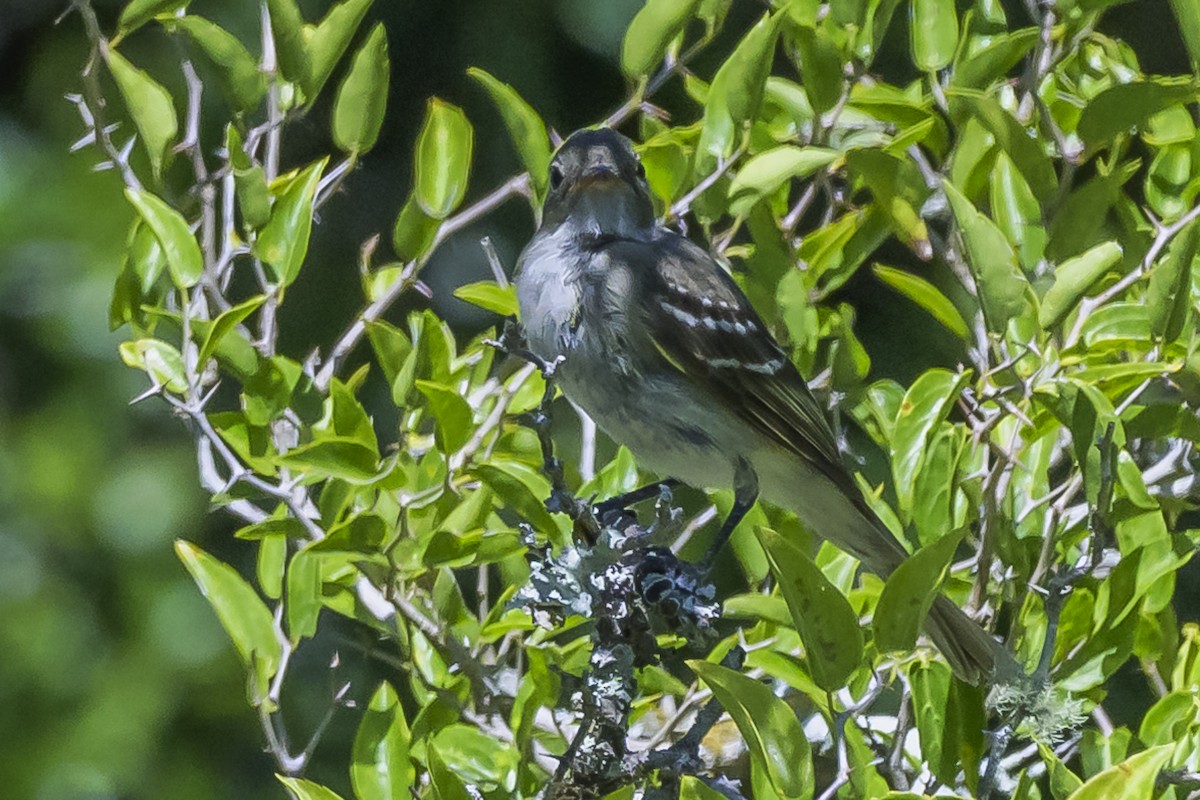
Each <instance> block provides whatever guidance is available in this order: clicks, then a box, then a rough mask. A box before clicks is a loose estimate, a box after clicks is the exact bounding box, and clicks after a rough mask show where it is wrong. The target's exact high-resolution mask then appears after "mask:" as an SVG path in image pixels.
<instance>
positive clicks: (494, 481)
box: [471, 460, 558, 533]
mask: <svg viewBox="0 0 1200 800" xmlns="http://www.w3.org/2000/svg"><path fill="white" fill-rule="evenodd" d="M471 472H472V474H474V475H475V477H477V478H479V479H480V480H481V481H483V482H484V483H485V484H487V486H488V488H490V489H491V490H492V491H493V492H494V493H495V494H496V496H497V497H498V498H499V499H500V500H501V501H503V503H504V504H505V505H507V506H508V507H509V508H511V509H512V510H513V511H516V512H517V513H518V514H520V515H521V516H522V517H524V518H525V519H526V520H528V521H529V524H531V525H532V526H533V527H534V528H535V529H536V530H538V531H541V532H543V533H554V532H556V531H557V530H558V524H557V523H556V522H555V521H554V517H552V516H550V512H549V511H547V510H546V503H545V501H544V499H543V498H546V497H549V495H550V484H549V482H548V481H547V480H546V478H545V476H544V475H542V474H541V473H539V472H537V471H535V470H534V469H533V468H531V467H530V466H529V465H527V464H522V463H519V462H516V461H500V460H492V461H490V462H488V463H486V464H476V465H475V466H473V467H472V468H471Z"/></svg>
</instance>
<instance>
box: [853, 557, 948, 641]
mask: <svg viewBox="0 0 1200 800" xmlns="http://www.w3.org/2000/svg"><path fill="white" fill-rule="evenodd" d="M960 541H962V535H961V534H959V535H956V536H955V535H944V536H942V537H941V538H940V539H937V540H936V541H934V542H933V543H932V544H929V545H926V546H925V547H922V548H921V549H920V550H918V551H917V552H915V553H913V554H912V555H911V556H909V557H908V559H907V560H905V561H904V563H903V564H901V565H900V566H899V567H897V568H896V571H895V572H893V573H892V574H891V575H890V576H889V577H888V579H887V582H886V583H885V584H884V585H883V591H882V592H880V594H879V604H878V605H877V606H875V619H874V620H873V627H874V630H875V646H876V647H877V648H878V649H879V650H880V652H887V651H889V650H903V651H905V652H908V651H910V650H912V648H913V645H915V644H916V641H917V636H918V635H919V634H920V632H921V625H922V624H923V623H924V622H925V617H926V616H927V615H928V614H929V608H930V606H932V605H933V599H934V598H935V597H937V595H938V591H939V589H940V588H941V585H942V581H944V580H945V579H946V574H947V573H948V572H949V569H950V559H951V558H953V557H954V550H955V548H956V547H958V543H959V542H960Z"/></svg>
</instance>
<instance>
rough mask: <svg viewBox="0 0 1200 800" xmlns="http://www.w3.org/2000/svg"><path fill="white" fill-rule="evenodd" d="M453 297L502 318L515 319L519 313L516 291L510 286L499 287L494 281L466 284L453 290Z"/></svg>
mask: <svg viewBox="0 0 1200 800" xmlns="http://www.w3.org/2000/svg"><path fill="white" fill-rule="evenodd" d="M454 296H455V297H457V298H458V299H459V300H464V301H466V302H468V303H471V304H472V305H476V306H479V307H480V308H486V309H487V310H488V311H493V312H495V313H497V314H499V315H501V316H504V317H515V316H517V314H518V312H519V311H520V307H519V306H518V304H517V289H516V287H515V286H513V285H511V284H510V285H508V286H501V285H500V284H498V283H496V282H495V281H479V282H477V283H467V284H463V285H462V286H460V287H458V288H457V289H455V290H454Z"/></svg>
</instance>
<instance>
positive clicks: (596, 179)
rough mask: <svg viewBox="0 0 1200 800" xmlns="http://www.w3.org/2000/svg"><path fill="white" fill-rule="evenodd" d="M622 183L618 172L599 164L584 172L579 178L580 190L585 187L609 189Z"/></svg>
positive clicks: (578, 185)
mask: <svg viewBox="0 0 1200 800" xmlns="http://www.w3.org/2000/svg"><path fill="white" fill-rule="evenodd" d="M620 182H621V176H620V175H618V174H617V171H616V170H615V169H613V168H612V167H610V166H608V165H607V164H597V165H595V166H593V167H588V168H587V169H585V170H584V171H583V175H581V176H580V178H579V183H578V184H576V185H577V187H578V188H583V187H584V186H596V187H604V188H608V187H611V186H615V185H617V184H618V183H620Z"/></svg>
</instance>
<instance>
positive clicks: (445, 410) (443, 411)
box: [416, 381, 475, 453]
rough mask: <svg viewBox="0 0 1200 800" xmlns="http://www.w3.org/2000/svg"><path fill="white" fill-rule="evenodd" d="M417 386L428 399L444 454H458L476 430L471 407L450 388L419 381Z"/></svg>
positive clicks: (439, 443)
mask: <svg viewBox="0 0 1200 800" xmlns="http://www.w3.org/2000/svg"><path fill="white" fill-rule="evenodd" d="M416 386H417V389H419V390H420V392H421V394H423V395H425V397H426V398H428V400H429V408H430V410H431V411H433V416H434V418H435V419H436V420H437V439H438V445H439V446H440V447H441V449H442V452H444V453H456V452H458V450H459V449H460V448H461V447H462V446H463V445H464V444H466V443H467V442H468V441H470V439H471V434H472V433H474V430H475V425H474V415H473V414H472V412H471V406H470V405H468V404H467V401H466V400H464V399H463V397H462V395H460V394H459V393H458V392H456V391H454V390H453V389H451V388H450V387H449V386H445V385H443V384H440V383H434V382H432V381H417V383H416Z"/></svg>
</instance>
